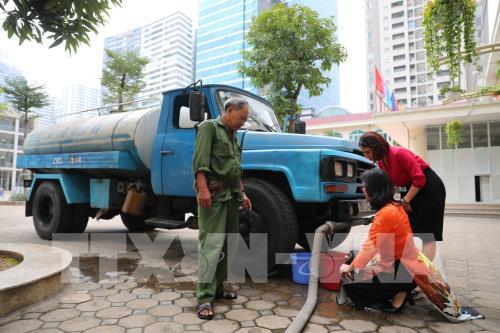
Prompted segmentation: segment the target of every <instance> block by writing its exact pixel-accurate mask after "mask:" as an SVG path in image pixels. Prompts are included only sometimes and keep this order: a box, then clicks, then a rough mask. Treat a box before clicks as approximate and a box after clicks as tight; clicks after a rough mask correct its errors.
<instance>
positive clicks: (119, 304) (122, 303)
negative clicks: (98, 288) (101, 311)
mask: <svg viewBox="0 0 500 333" xmlns="http://www.w3.org/2000/svg"><path fill="white" fill-rule="evenodd" d="M111 306H125V302H119V303H111Z"/></svg>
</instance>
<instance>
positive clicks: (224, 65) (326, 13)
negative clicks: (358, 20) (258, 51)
mask: <svg viewBox="0 0 500 333" xmlns="http://www.w3.org/2000/svg"><path fill="white" fill-rule="evenodd" d="M278 2H280V1H278V0H200V4H199V21H198V34H197V38H196V66H195V67H196V69H195V70H196V79H197V80H199V79H202V80H203V82H204V83H221V84H229V85H232V86H235V87H238V88H242V89H246V90H249V91H254V90H255V89H254V88H253V87H252V86H251V84H250V80H249V79H248V78H244V77H242V76H241V75H240V74H239V73H238V70H237V65H238V63H239V62H240V61H241V59H242V56H241V50H242V49H248V45H247V44H246V42H245V35H246V33H247V32H248V29H249V25H250V22H251V20H252V17H254V16H255V15H257V14H258V13H259V12H261V11H262V10H265V9H267V8H269V7H270V6H272V5H273V4H276V3H278ZM283 2H284V3H286V4H288V5H291V4H295V3H299V4H302V5H305V6H308V7H310V8H312V9H314V10H316V11H317V12H318V13H320V15H321V16H322V17H330V16H335V17H336V16H337V1H336V0H332V1H321V0H293V1H283ZM335 23H337V20H335ZM327 76H328V77H329V78H330V79H331V83H330V85H329V86H328V88H325V90H324V91H323V94H322V95H321V96H318V97H312V98H310V97H309V94H308V92H307V91H306V90H303V91H302V93H301V94H300V96H299V103H300V104H301V105H302V107H303V108H313V109H315V110H316V111H319V110H321V109H323V108H325V107H328V106H334V105H338V104H339V102H340V96H339V79H338V78H339V73H338V66H334V67H333V68H332V70H331V71H330V72H328V73H327Z"/></svg>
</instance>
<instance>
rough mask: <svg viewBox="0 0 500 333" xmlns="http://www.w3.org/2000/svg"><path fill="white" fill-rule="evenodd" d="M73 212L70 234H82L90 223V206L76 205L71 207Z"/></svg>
mask: <svg viewBox="0 0 500 333" xmlns="http://www.w3.org/2000/svg"><path fill="white" fill-rule="evenodd" d="M70 207H71V210H72V212H73V218H72V221H71V225H70V226H69V230H68V232H71V233H82V232H84V231H85V228H87V224H88V222H89V214H90V206H89V204H86V203H83V204H74V205H70Z"/></svg>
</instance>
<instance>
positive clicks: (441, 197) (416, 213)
mask: <svg viewBox="0 0 500 333" xmlns="http://www.w3.org/2000/svg"><path fill="white" fill-rule="evenodd" d="M424 175H425V179H426V180H425V186H424V188H422V189H420V191H418V193H417V195H416V196H415V197H414V198H413V200H412V201H411V203H410V205H411V208H412V212H410V213H409V214H408V217H409V218H410V225H411V230H412V232H413V235H414V236H416V237H419V238H421V239H422V241H423V242H429V241H442V240H443V217H444V205H445V201H446V189H445V188H444V184H443V181H442V180H441V178H439V176H438V175H437V174H436V173H435V172H434V170H432V169H431V168H430V167H429V168H427V169H426V170H424ZM407 188H408V189H409V188H410V187H409V186H408V187H407Z"/></svg>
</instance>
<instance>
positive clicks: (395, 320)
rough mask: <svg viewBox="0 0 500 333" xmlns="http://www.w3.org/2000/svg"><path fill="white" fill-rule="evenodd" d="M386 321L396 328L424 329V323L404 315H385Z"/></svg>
mask: <svg viewBox="0 0 500 333" xmlns="http://www.w3.org/2000/svg"><path fill="white" fill-rule="evenodd" d="M386 319H387V320H388V321H389V322H391V323H392V324H394V325H396V326H406V327H412V328H417V327H425V321H424V320H422V319H420V318H417V317H415V316H411V315H407V314H404V313H399V314H394V315H393V314H390V315H387V317H386Z"/></svg>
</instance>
